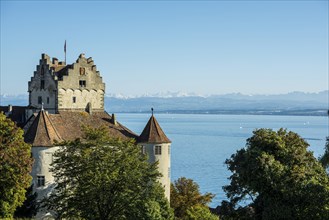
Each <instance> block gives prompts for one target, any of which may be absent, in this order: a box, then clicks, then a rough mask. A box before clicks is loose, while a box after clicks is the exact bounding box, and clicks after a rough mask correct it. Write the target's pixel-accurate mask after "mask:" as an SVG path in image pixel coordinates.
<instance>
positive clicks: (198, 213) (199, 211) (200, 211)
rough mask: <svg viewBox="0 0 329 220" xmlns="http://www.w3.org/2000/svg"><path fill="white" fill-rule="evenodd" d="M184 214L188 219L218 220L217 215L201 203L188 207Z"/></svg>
mask: <svg viewBox="0 0 329 220" xmlns="http://www.w3.org/2000/svg"><path fill="white" fill-rule="evenodd" d="M186 214H187V219H189V220H219V217H218V216H217V215H214V214H212V213H211V212H210V211H209V208H208V207H206V206H202V205H196V206H193V207H191V208H189V209H188V210H187V212H186Z"/></svg>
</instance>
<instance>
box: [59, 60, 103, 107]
mask: <svg viewBox="0 0 329 220" xmlns="http://www.w3.org/2000/svg"><path fill="white" fill-rule="evenodd" d="M57 83H58V89H59V94H58V110H68V109H71V110H84V109H86V107H87V105H88V103H91V106H92V108H93V109H95V110H104V93H105V84H104V83H103V80H102V77H101V76H100V73H99V72H98V71H97V69H96V66H95V65H94V61H93V60H92V59H91V58H88V59H86V58H85V57H84V55H83V54H81V55H80V56H79V58H78V60H77V61H76V63H74V64H73V65H72V66H71V67H70V68H68V72H67V75H63V79H62V80H58V82H57ZM73 97H75V99H74V98H73Z"/></svg>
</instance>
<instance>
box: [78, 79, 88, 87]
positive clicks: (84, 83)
mask: <svg viewBox="0 0 329 220" xmlns="http://www.w3.org/2000/svg"><path fill="white" fill-rule="evenodd" d="M86 85H87V84H86V80H79V86H80V87H86Z"/></svg>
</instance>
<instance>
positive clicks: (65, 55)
mask: <svg viewBox="0 0 329 220" xmlns="http://www.w3.org/2000/svg"><path fill="white" fill-rule="evenodd" d="M64 54H65V65H66V40H65V43H64Z"/></svg>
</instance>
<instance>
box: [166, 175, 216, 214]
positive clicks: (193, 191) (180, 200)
mask: <svg viewBox="0 0 329 220" xmlns="http://www.w3.org/2000/svg"><path fill="white" fill-rule="evenodd" d="M214 196H215V195H213V194H211V193H206V194H204V195H202V194H201V193H200V191H199V185H198V184H197V183H196V182H194V181H193V180H192V179H187V178H185V177H181V178H179V179H178V180H176V181H175V182H174V184H171V187H170V205H171V207H172V208H173V209H174V213H175V217H176V218H177V219H190V218H189V217H191V216H192V215H198V213H201V212H208V214H209V215H211V213H210V211H209V208H208V207H207V205H208V204H209V203H210V202H211V200H212V198H213V197H214ZM188 212H189V213H188Z"/></svg>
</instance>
